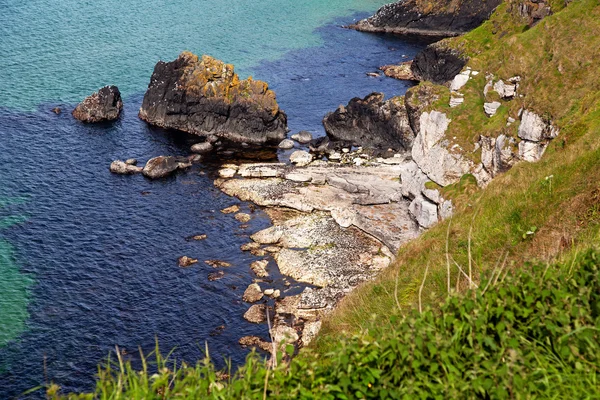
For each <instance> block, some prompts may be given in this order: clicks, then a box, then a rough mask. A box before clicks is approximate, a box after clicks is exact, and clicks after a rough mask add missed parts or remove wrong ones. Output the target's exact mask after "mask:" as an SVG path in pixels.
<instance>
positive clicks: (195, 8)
mask: <svg viewBox="0 0 600 400" xmlns="http://www.w3.org/2000/svg"><path fill="white" fill-rule="evenodd" d="M384 3H386V1H385V0H329V1H322V0H303V1H298V0H278V1H273V0H252V1H248V0H228V1H215V0H195V1H194V0H143V1H142V0H128V1H115V0H28V1H20V0H0V9H1V10H2V12H0V37H1V38H2V40H1V44H0V71H2V73H1V74H0V87H1V88H2V90H1V91H0V106H5V107H11V108H17V109H30V110H32V109H34V108H36V107H37V106H38V105H39V104H40V103H46V102H52V103H61V102H64V103H72V102H75V101H80V100H81V98H82V97H84V96H87V95H88V94H90V93H91V92H92V91H94V90H96V89H98V88H99V87H101V86H104V85H107V84H114V85H117V86H118V87H119V88H120V89H121V92H122V93H123V94H124V96H125V97H127V96H128V95H130V94H133V93H139V92H141V91H143V90H144V88H145V87H146V86H147V85H148V82H149V79H150V75H151V73H152V69H153V67H154V64H155V63H156V62H157V61H158V60H159V59H163V60H170V59H173V58H175V57H176V56H177V55H178V54H179V53H180V52H181V51H182V50H191V51H193V52H196V53H205V54H211V55H213V56H215V57H218V58H220V59H223V60H224V61H226V62H228V63H233V64H234V65H235V66H236V68H237V69H238V72H241V73H242V74H243V75H246V74H249V73H252V72H253V71H252V67H253V66H255V65H256V64H257V63H258V62H259V61H262V60H274V59H276V58H278V57H280V56H282V55H283V54H284V53H286V52H287V51H289V50H293V49H298V48H305V47H309V46H316V45H318V44H319V43H320V38H319V36H318V35H317V34H315V32H314V31H315V29H316V28H317V27H319V26H321V25H323V24H324V23H325V22H327V21H329V20H331V19H332V18H334V17H340V16H344V15H350V14H352V13H355V12H358V11H373V10H375V9H376V8H377V7H378V6H380V5H382V4H384ZM257 78H260V76H258V77H257Z"/></svg>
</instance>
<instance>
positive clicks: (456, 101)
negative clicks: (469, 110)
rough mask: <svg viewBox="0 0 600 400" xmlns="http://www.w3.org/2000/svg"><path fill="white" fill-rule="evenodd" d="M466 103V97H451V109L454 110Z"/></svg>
mask: <svg viewBox="0 0 600 400" xmlns="http://www.w3.org/2000/svg"><path fill="white" fill-rule="evenodd" d="M464 102H465V99H464V97H453V96H451V97H450V107H452V108H454V107H458V106H460V105H461V104H462V103H464Z"/></svg>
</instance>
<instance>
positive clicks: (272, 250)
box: [265, 246, 281, 253]
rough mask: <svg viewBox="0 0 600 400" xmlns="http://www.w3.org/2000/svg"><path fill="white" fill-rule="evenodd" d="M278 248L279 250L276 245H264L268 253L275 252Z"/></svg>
mask: <svg viewBox="0 0 600 400" xmlns="http://www.w3.org/2000/svg"><path fill="white" fill-rule="evenodd" d="M279 250H281V248H280V247H277V246H267V247H265V251H267V252H269V253H277V252H278V251H279Z"/></svg>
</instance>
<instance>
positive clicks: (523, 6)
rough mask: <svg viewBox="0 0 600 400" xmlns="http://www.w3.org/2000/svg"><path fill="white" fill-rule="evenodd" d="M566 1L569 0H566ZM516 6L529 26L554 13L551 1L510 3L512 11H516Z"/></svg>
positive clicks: (527, 0) (535, 0)
mask: <svg viewBox="0 0 600 400" xmlns="http://www.w3.org/2000/svg"><path fill="white" fill-rule="evenodd" d="M566 3H567V1H565V4H566ZM515 8H516V11H517V12H518V14H519V16H520V17H521V18H523V19H525V20H526V21H527V24H528V25H529V26H533V25H535V24H537V23H538V22H540V21H541V20H542V19H544V18H546V17H547V16H549V15H551V14H552V9H551V7H550V4H549V2H548V1H544V0H525V1H519V2H517V3H513V4H511V5H510V10H511V11H515Z"/></svg>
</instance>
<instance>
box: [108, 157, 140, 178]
mask: <svg viewBox="0 0 600 400" xmlns="http://www.w3.org/2000/svg"><path fill="white" fill-rule="evenodd" d="M109 169H110V172H112V173H113V174H120V175H133V174H137V173H139V172H142V168H141V167H137V166H135V165H131V164H128V163H127V162H123V161H121V160H115V161H113V162H112V163H110V167H109Z"/></svg>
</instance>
